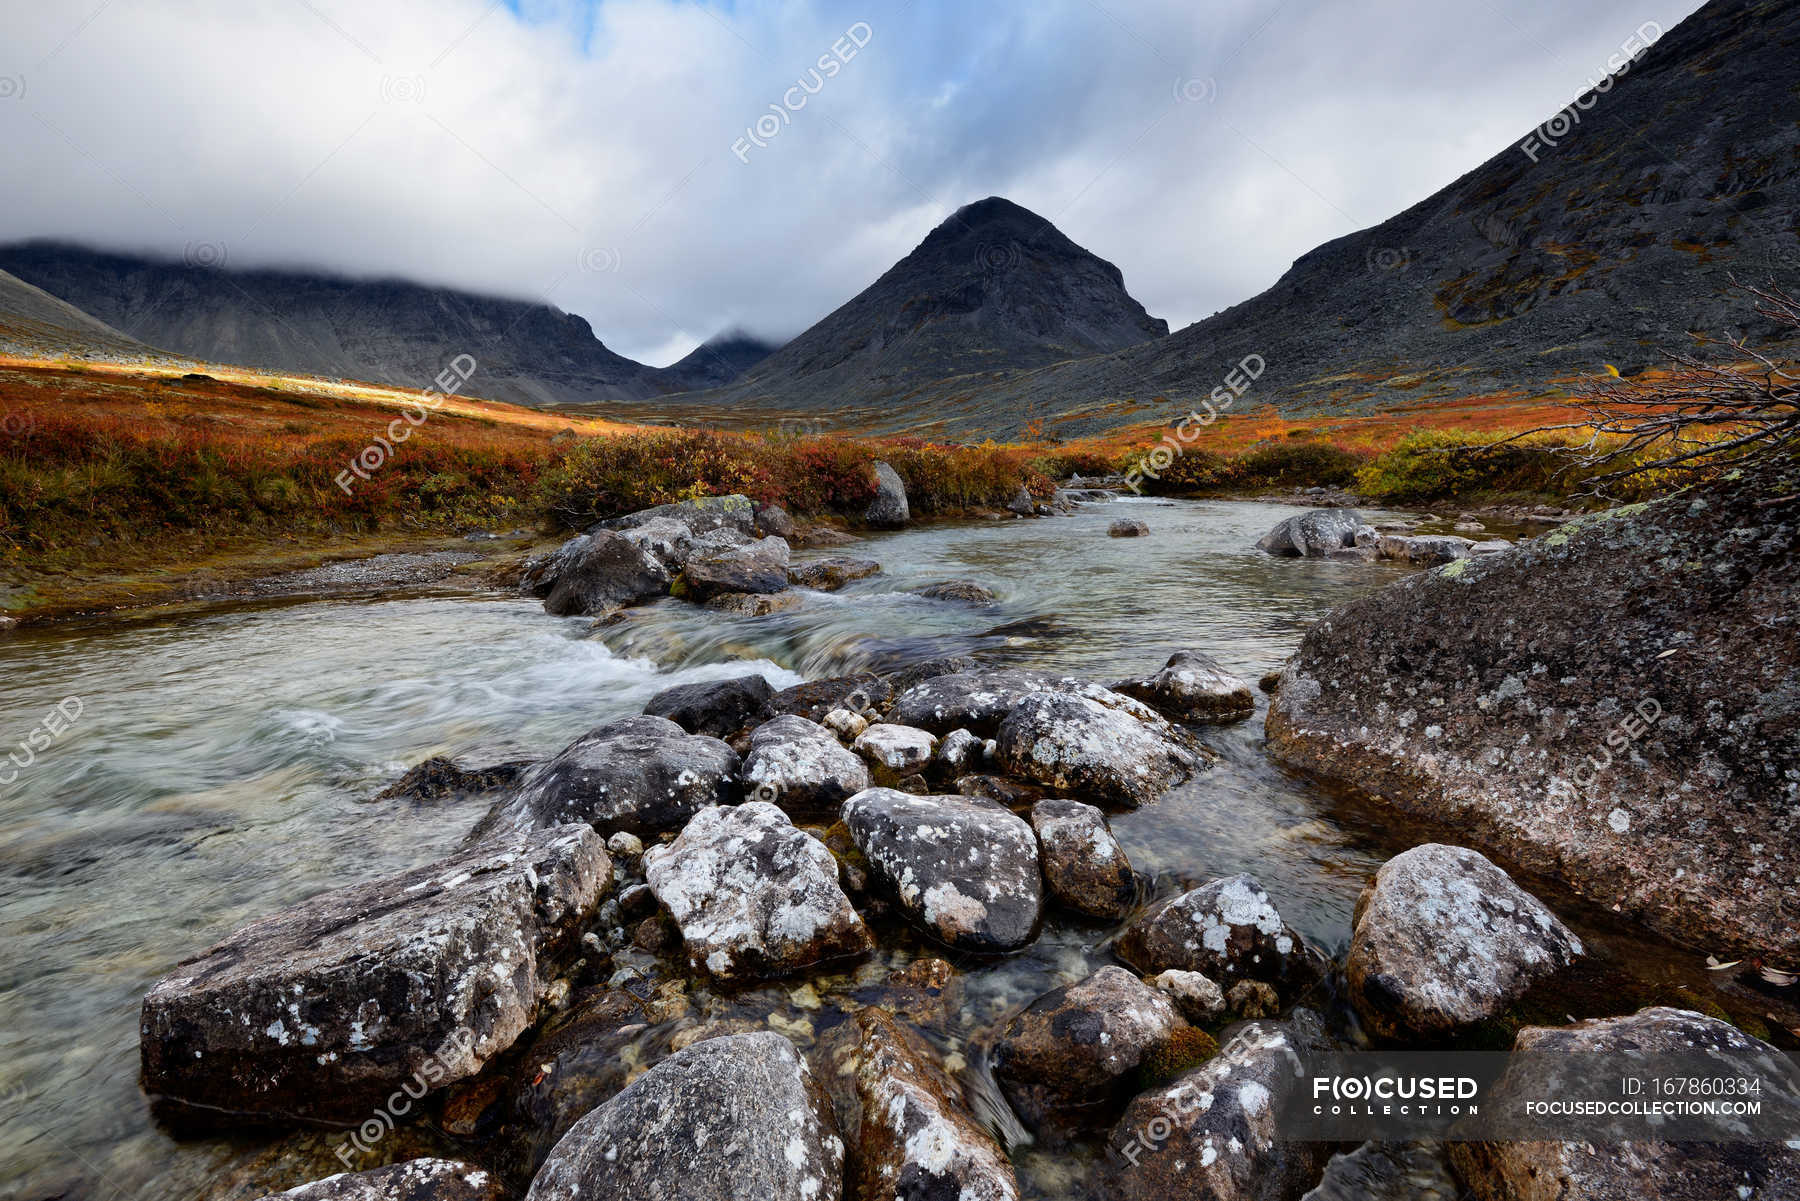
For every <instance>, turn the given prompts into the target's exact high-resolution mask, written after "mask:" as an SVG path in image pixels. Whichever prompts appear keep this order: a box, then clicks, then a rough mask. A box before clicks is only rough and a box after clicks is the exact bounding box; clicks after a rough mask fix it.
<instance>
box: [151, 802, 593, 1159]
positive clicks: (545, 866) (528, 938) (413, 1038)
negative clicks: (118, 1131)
mask: <svg viewBox="0 0 1800 1201" xmlns="http://www.w3.org/2000/svg"><path fill="white" fill-rule="evenodd" d="M611 886H612V863H611V861H610V860H609V859H608V857H607V854H606V850H605V847H604V844H603V842H602V840H601V838H600V836H599V835H598V834H596V833H595V832H594V831H593V830H591V829H589V828H587V827H586V826H562V827H557V828H555V829H550V830H543V831H539V832H536V833H531V834H515V835H510V836H507V837H505V838H501V839H496V840H494V841H491V842H488V843H485V844H482V845H480V846H477V847H475V848H473V849H470V850H467V851H464V852H463V853H461V854H459V855H455V856H452V857H451V858H449V859H445V860H442V861H440V862H437V863H433V864H430V865H429V866H426V867H422V868H418V869H415V870H413V871H410V872H404V873H401V874H400V875H396V876H389V877H387V878H385V879H381V880H375V881H372V882H369V883H365V884H355V885H351V886H350V887H348V888H340V889H336V890H333V891H331V892H326V893H322V894H320V895H319V896H316V897H313V898H311V899H310V900H307V901H303V902H301V903H300V904H298V905H296V906H294V907H292V908H290V909H286V910H283V911H281V912H279V913H276V914H272V915H271V916H269V917H265V918H262V919H260V920H258V921H255V922H252V923H250V924H249V925H247V926H244V927H243V928H242V929H239V930H237V931H235V932H233V933H232V934H231V935H229V936H228V937H227V938H225V940H224V941H222V942H220V943H219V944H218V945H216V946H214V947H212V948H210V949H208V950H207V951H205V952H203V953H202V954H200V955H198V956H196V957H194V958H192V959H189V960H185V961H184V962H183V963H182V964H181V965H180V966H179V967H177V968H176V969H175V970H174V971H172V972H170V973H169V974H168V975H167V976H165V977H163V978H162V979H161V980H159V981H158V982H157V983H156V985H155V986H154V987H153V988H151V990H150V992H149V993H148V995H146V996H145V998H144V1004H143V1014H142V1018H141V1021H140V1024H139V1036H140V1046H141V1051H142V1057H143V1083H144V1090H145V1092H147V1093H149V1094H150V1096H151V1098H152V1100H153V1101H154V1103H155V1104H156V1107H157V1109H158V1112H159V1113H161V1114H163V1115H164V1116H167V1117H169V1118H171V1119H175V1120H177V1121H179V1122H182V1123H201V1122H213V1121H224V1120H228V1119H229V1118H230V1116H231V1115H234V1114H252V1115H259V1116H272V1117H281V1118H287V1119H296V1118H306V1119H315V1120H324V1121H333V1120H336V1121H360V1120H362V1119H363V1118H365V1117H367V1116H368V1115H369V1113H370V1112H371V1110H372V1109H373V1108H374V1107H375V1106H376V1105H378V1104H379V1103H381V1102H382V1101H384V1100H385V1099H386V1098H387V1097H388V1096H389V1095H390V1094H391V1093H393V1091H394V1090H395V1089H398V1088H400V1087H401V1085H402V1084H407V1085H409V1086H414V1087H416V1086H417V1085H415V1081H419V1082H423V1084H424V1086H425V1087H429V1088H437V1087H441V1086H443V1085H446V1084H449V1083H452V1082H454V1081H457V1080H461V1079H464V1078H465V1077H468V1076H472V1075H474V1074H475V1073H476V1072H478V1071H480V1070H481V1069H482V1067H483V1066H485V1065H486V1064H487V1063H489V1062H490V1061H492V1060H493V1059H494V1058H495V1057H496V1056H497V1055H499V1054H500V1053H501V1052H503V1051H505V1050H506V1049H507V1048H508V1047H510V1046H512V1044H513V1042H514V1040H516V1039H517V1038H518V1037H519V1035H520V1034H522V1033H524V1032H525V1030H526V1029H528V1028H529V1027H530V1025H531V1022H532V1019H533V1017H534V1014H535V1010H536V1008H537V1005H538V1003H539V1001H540V999H541V998H542V997H543V995H544V994H545V992H546V990H547V989H548V988H549V987H550V985H551V983H552V982H553V981H554V980H555V979H556V977H557V975H558V974H559V972H560V971H561V970H563V965H564V963H565V961H566V960H568V959H569V958H571V957H572V955H573V952H574V949H575V945H576V939H577V938H579V936H580V930H581V927H582V925H583V923H584V922H586V921H587V920H588V919H589V918H591V917H592V915H593V913H594V910H595V908H596V907H597V906H598V905H599V903H600V900H601V899H602V898H603V897H604V896H605V895H606V892H607V890H608V889H610V887H611Z"/></svg>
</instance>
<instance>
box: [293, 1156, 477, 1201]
mask: <svg viewBox="0 0 1800 1201" xmlns="http://www.w3.org/2000/svg"><path fill="white" fill-rule="evenodd" d="M264 1201H506V1193H505V1191H504V1190H503V1189H502V1188H501V1187H500V1181H499V1180H498V1179H496V1178H495V1177H494V1175H493V1174H492V1173H490V1172H486V1171H483V1170H482V1169H480V1168H477V1167H474V1166H472V1165H470V1164H466V1163H457V1162H455V1161H453V1160H448V1159H409V1160H407V1161H406V1162H405V1163H397V1164H392V1165H390V1166H388V1167H385V1168H376V1169H374V1170H373V1171H369V1172H343V1173H339V1174H338V1175H335V1176H328V1177H326V1178H325V1179H323V1180H315V1181H313V1182H312V1183H311V1184H303V1185H300V1186H299V1187H297V1188H291V1189H288V1190H287V1191H286V1192H283V1193H273V1194H270V1195H269V1196H268V1197H266V1198H265V1199H264Z"/></svg>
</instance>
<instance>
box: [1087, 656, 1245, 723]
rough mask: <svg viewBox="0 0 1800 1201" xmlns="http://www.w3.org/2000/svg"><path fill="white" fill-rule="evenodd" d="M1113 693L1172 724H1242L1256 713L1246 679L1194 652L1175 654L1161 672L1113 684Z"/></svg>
mask: <svg viewBox="0 0 1800 1201" xmlns="http://www.w3.org/2000/svg"><path fill="white" fill-rule="evenodd" d="M1113 691H1114V692H1118V693H1121V694H1123V695H1125V696H1129V697H1135V698H1137V699H1138V700H1140V701H1143V702H1144V703H1145V704H1146V705H1149V706H1150V707H1151V708H1152V709H1155V710H1156V711H1157V712H1158V713H1162V714H1164V715H1166V716H1168V717H1172V718H1174V719H1175V720H1176V721H1191V722H1227V721H1242V720H1243V719H1244V718H1246V717H1249V716H1250V715H1251V714H1253V713H1255V712H1256V694H1255V693H1254V692H1252V691H1251V690H1250V682H1249V681H1248V680H1244V679H1240V678H1239V677H1237V676H1234V675H1232V674H1231V673H1230V672H1229V671H1226V670H1225V668H1224V667H1222V666H1220V664H1219V663H1218V662H1217V661H1216V660H1214V659H1210V658H1208V657H1207V656H1205V655H1202V654H1197V653H1196V652H1194V651H1176V652H1175V653H1174V654H1173V655H1171V656H1169V661H1168V662H1167V663H1166V664H1164V665H1163V667H1162V668H1161V670H1159V671H1155V672H1152V673H1151V674H1150V675H1147V676H1145V677H1144V678H1142V679H1139V680H1126V681H1124V682H1123V683H1120V684H1114V685H1113Z"/></svg>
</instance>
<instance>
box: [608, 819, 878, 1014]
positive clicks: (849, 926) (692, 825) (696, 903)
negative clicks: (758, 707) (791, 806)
mask: <svg viewBox="0 0 1800 1201" xmlns="http://www.w3.org/2000/svg"><path fill="white" fill-rule="evenodd" d="M644 870H645V874H646V877H647V878H648V880H649V882H650V888H651V890H652V891H653V892H655V893H656V899H657V900H659V901H661V902H662V904H663V906H664V907H665V908H666V909H668V911H669V914H670V916H672V917H673V918H674V919H675V924H676V925H677V926H679V927H680V928H681V937H682V940H683V941H684V942H685V944H686V946H687V956H688V962H689V963H690V964H692V965H693V967H694V970H695V971H701V972H705V973H707V974H708V975H710V976H711V977H712V978H713V979H715V980H719V981H724V982H736V981H743V980H756V979H762V978H765V977H770V976H780V975H785V974H787V973H789V972H794V971H798V970H799V969H801V968H804V967H809V966H811V965H812V964H815V963H823V962H825V961H827V960H833V959H842V958H845V957H847V956H853V955H861V954H864V953H865V952H867V951H870V950H872V949H873V948H874V945H875V942H874V939H872V938H870V937H869V932H868V930H867V929H865V928H864V927H863V923H862V919H861V918H860V917H858V916H857V915H856V910H855V909H854V908H852V907H851V904H850V899H849V898H848V897H846V896H845V895H844V890H843V889H842V888H841V887H839V885H838V868H837V860H835V859H833V858H832V857H831V852H830V851H828V850H826V849H825V844H824V843H822V842H820V841H819V840H818V839H816V838H814V837H812V836H811V835H809V834H805V833H803V832H801V831H800V830H797V829H795V828H794V826H793V823H791V822H790V821H788V818H787V815H786V814H784V813H783V812H782V811H781V810H779V809H777V808H776V807H775V806H773V805H769V804H765V803H763V802H761V801H753V802H751V803H750V804H747V805H737V806H731V807H719V806H715V807H712V808H708V809H702V810H701V811H700V812H699V813H697V814H695V815H694V818H693V820H692V821H690V822H688V824H687V828H686V829H685V830H683V831H682V832H681V836H680V837H679V838H677V839H676V840H675V841H674V842H672V843H670V844H668V845H667V846H658V847H651V848H650V849H649V850H648V851H646V852H645V853H644Z"/></svg>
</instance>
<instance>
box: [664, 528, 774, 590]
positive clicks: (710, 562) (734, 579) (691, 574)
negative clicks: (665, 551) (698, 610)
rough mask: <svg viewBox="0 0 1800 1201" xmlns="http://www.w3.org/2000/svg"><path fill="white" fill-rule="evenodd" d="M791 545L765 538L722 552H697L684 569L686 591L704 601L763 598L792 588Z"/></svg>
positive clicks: (683, 582)
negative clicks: (730, 596)
mask: <svg viewBox="0 0 1800 1201" xmlns="http://www.w3.org/2000/svg"><path fill="white" fill-rule="evenodd" d="M788 555H789V550H788V544H787V542H786V540H785V539H782V538H764V539H761V540H760V541H757V542H751V543H749V544H747V545H744V546H734V547H730V548H727V549H725V550H719V551H706V552H700V551H696V552H695V553H694V554H693V555H691V556H690V557H689V558H688V561H687V566H686V567H684V568H682V572H681V587H682V591H683V592H684V593H685V595H686V596H688V597H689V598H690V599H692V600H698V601H704V600H709V599H711V598H712V597H715V596H722V595H725V594H727V593H745V594H751V595H760V594H763V593H769V592H781V591H783V590H784V589H786V588H787V586H788Z"/></svg>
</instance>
